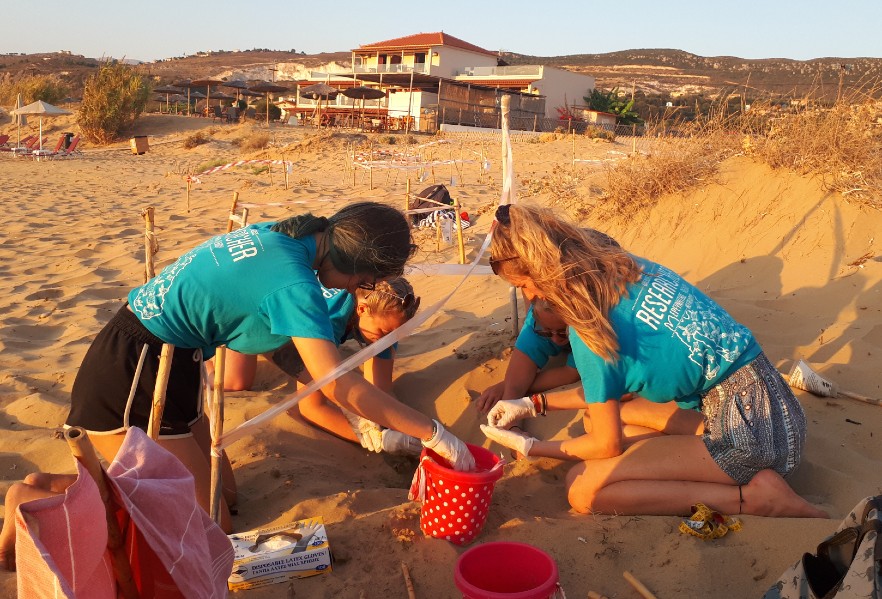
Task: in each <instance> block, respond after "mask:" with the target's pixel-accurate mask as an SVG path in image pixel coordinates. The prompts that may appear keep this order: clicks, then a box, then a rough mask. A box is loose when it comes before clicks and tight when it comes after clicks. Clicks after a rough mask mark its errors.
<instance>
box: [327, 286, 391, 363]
mask: <svg viewBox="0 0 882 599" xmlns="http://www.w3.org/2000/svg"><path fill="white" fill-rule="evenodd" d="M322 295H323V296H324V298H325V300H326V301H327V302H328V314H329V315H330V318H331V327H332V328H333V330H334V343H336V344H337V345H342V344H343V343H345V342H346V341H348V340H349V339H355V340H356V341H358V342H359V343H361V344H366V343H367V342H366V341H365V340H364V338H363V337H362V336H361V331H359V330H358V327H352V329H351V330H347V329H348V327H349V320H350V319H351V318H352V313H353V312H355V308H356V305H357V302H356V300H355V296H353V295H352V294H351V293H349V292H348V291H346V290H345V289H328V288H327V287H325V286H322ZM397 347H398V344H397V343H394V344H392V346H391V347H387V348H386V349H384V350H383V351H381V352H380V353H378V354H377V357H378V358H381V359H383V360H391V359H392V356H393V354H392V350H393V349H395V348H397Z"/></svg>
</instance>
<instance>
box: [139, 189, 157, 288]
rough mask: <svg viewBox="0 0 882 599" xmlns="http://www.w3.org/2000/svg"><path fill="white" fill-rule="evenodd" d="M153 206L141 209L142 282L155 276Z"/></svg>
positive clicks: (155, 248)
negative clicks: (142, 244) (142, 228)
mask: <svg viewBox="0 0 882 599" xmlns="http://www.w3.org/2000/svg"><path fill="white" fill-rule="evenodd" d="M153 212H154V210H153V206H148V207H147V208H145V209H144V210H142V211H141V216H143V217H144V261H145V263H144V282H145V283H146V282H147V281H149V280H150V279H152V278H153V277H155V276H156V270H155V269H154V266H153V256H154V254H156V251H157V249H158V248H157V245H156V236H155V234H154V231H153Z"/></svg>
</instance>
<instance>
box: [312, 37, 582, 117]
mask: <svg viewBox="0 0 882 599" xmlns="http://www.w3.org/2000/svg"><path fill="white" fill-rule="evenodd" d="M351 65H352V66H351V67H350V69H351V70H349V71H348V72H339V71H338V72H333V73H332V72H330V71H328V72H312V73H310V75H309V77H308V78H305V79H302V80H300V84H301V86H306V85H310V84H312V83H317V82H324V83H327V84H329V85H332V86H334V87H338V88H341V89H342V88H344V87H351V86H352V85H353V84H356V85H361V84H363V83H364V84H367V85H370V86H372V87H378V88H380V89H382V90H383V91H385V92H386V98H385V103H384V104H383V107H384V109H385V111H386V114H387V115H388V117H390V118H391V119H393V120H400V119H410V120H412V122H413V128H415V129H417V130H420V131H430V132H431V131H435V130H437V128H438V127H439V126H440V125H441V124H442V123H450V124H458V125H469V126H479V127H499V126H500V98H501V97H502V96H503V95H510V96H511V98H512V100H511V120H510V123H511V126H512V127H513V128H518V129H533V130H543V129H544V128H547V127H546V125H547V123H543V122H542V121H548V120H549V119H552V120H556V119H557V117H558V111H557V108H558V107H563V106H573V105H574V104H576V103H581V100H582V98H583V97H584V96H586V95H588V94H589V93H590V92H591V90H592V89H594V78H593V77H591V76H588V75H582V74H579V73H572V72H570V71H566V70H562V69H556V68H553V67H547V66H541V65H521V66H506V65H501V64H500V61H499V58H498V55H497V53H495V52H491V51H489V50H486V49H484V48H481V47H479V46H476V45H474V44H472V43H469V42H466V41H464V40H461V39H459V38H457V37H454V36H452V35H450V34H447V33H444V32H436V33H418V34H414V35H409V36H405V37H400V38H396V39H391V40H386V41H382V42H375V43H371V44H365V45H362V46H359V47H358V48H355V49H353V50H352V62H351ZM343 79H349V80H350V81H353V82H354V81H358V82H360V83H350V84H348V85H346V84H343V83H342V81H341V80H343ZM298 102H300V100H299V99H298ZM350 102H351V101H350V100H349V99H348V98H346V97H345V96H343V95H342V94H341V95H339V96H337V98H336V99H335V100H331V101H330V105H331V107H332V108H333V107H334V106H335V105H336V106H339V107H341V108H342V107H344V106H346V105H347V104H348V103H350ZM369 105H373V103H372V102H369ZM556 125H557V123H552V124H551V125H550V128H552V129H553V128H554V127H555V126H556Z"/></svg>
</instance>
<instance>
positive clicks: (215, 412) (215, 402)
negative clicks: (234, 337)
mask: <svg viewBox="0 0 882 599" xmlns="http://www.w3.org/2000/svg"><path fill="white" fill-rule="evenodd" d="M226 357H227V348H226V346H225V345H221V346H220V347H218V348H217V351H216V352H215V354H214V363H215V368H214V393H212V395H211V413H210V415H209V430H210V432H211V503H210V504H209V505H210V510H209V515H210V516H211V519H212V520H214V521H215V522H217V523H218V524H220V514H221V509H220V507H221V498H222V497H223V474H222V472H223V468H222V466H223V455H224V454H223V450H222V449H219V448H218V444H219V442H220V438H221V435H223V434H224V362H225V360H226Z"/></svg>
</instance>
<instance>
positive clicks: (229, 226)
mask: <svg viewBox="0 0 882 599" xmlns="http://www.w3.org/2000/svg"><path fill="white" fill-rule="evenodd" d="M238 207H239V192H238V191H234V192H233V203H232V204H230V216H233V215H234V214H236V208H238ZM232 230H233V219H232V218H230V219H227V233H229V232H231V231H232Z"/></svg>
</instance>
